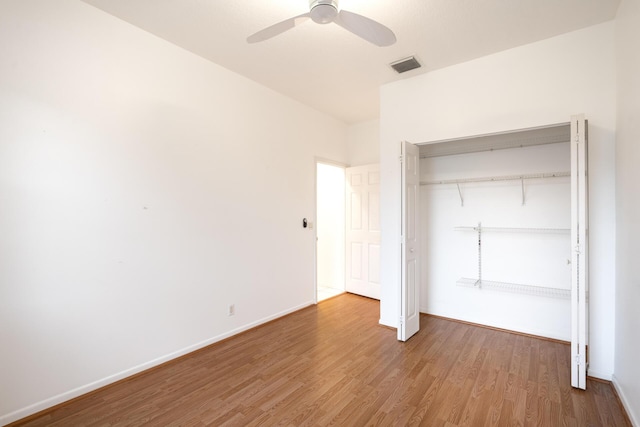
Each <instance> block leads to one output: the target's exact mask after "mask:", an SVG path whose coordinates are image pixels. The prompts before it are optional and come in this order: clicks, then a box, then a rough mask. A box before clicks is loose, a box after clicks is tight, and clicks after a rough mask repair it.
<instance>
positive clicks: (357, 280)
mask: <svg viewBox="0 0 640 427" xmlns="http://www.w3.org/2000/svg"><path fill="white" fill-rule="evenodd" d="M345 203H346V209H345V211H346V216H347V218H346V234H345V236H346V281H345V282H346V290H347V292H351V293H353V294H357V295H363V296H365V297H369V298H375V299H377V300H379V299H380V166H379V165H378V164H373V165H365V166H356V167H352V168H347V169H346V200H345Z"/></svg>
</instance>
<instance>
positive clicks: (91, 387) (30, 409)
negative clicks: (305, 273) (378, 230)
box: [0, 301, 315, 426]
mask: <svg viewBox="0 0 640 427" xmlns="http://www.w3.org/2000/svg"><path fill="white" fill-rule="evenodd" d="M314 304H315V303H314V302H313V301H310V302H307V303H304V304H301V305H298V306H296V307H293V308H291V309H288V310H285V311H281V312H279V313H276V314H274V315H272V316H268V317H265V318H263V319H260V320H257V321H255V322H252V323H249V324H247V325H244V326H241V327H239V328H236V329H233V330H231V331H228V332H225V333H223V334H220V335H217V336H215V337H212V338H209V339H207V340H204V341H201V342H199V343H196V344H193V345H190V346H188V347H185V348H183V349H181V350H178V351H174V352H172V353H169V354H167V355H164V356H161V357H158V358H156V359H153V360H150V361H148V362H145V363H142V364H140V365H137V366H134V367H132V368H129V369H126V370H124V371H121V372H118V373H116V374H114V375H110V376H108V377H105V378H102V379H100V380H97V381H94V382H92V383H89V384H86V385H83V386H80V387H77V388H74V389H73V390H69V391H67V392H64V393H61V394H59V395H57V396H53V397H50V398H48V399H45V400H42V401H40V402H37V403H34V404H32V405H29V406H26V407H24V408H22V409H18V410H17V411H14V412H11V413H9V414H5V415H2V416H0V426H4V425H7V424H10V423H13V422H15V421H18V420H22V419H23V418H26V417H29V416H32V415H34V414H37V413H39V412H42V411H46V410H50V409H52V408H53V407H55V406H58V405H60V404H64V403H65V402H68V401H70V400H72V399H75V398H78V397H80V396H82V395H85V394H87V393H91V392H94V391H96V390H98V389H101V388H103V387H107V386H109V385H112V384H114V383H116V382H118V381H122V380H126V379H127V378H129V377H132V376H134V375H137V374H140V373H142V372H144V371H146V370H149V369H152V368H155V367H157V366H159V365H162V364H164V363H167V362H170V361H172V360H174V359H177V358H179V357H182V356H185V355H187V354H189V353H193V352H194V351H197V350H200V349H203V348H205V347H207V346H210V345H212V344H215V343H217V342H220V341H222V340H225V339H227V338H230V337H232V336H234V335H238V334H240V333H242V332H245V331H248V330H249V329H253V328H255V327H258V326H260V325H263V324H265V323H269V322H271V321H273V320H276V319H279V318H281V317H284V316H286V315H288V314H291V313H294V312H296V311H299V310H302V309H303V308H306V307H309V306H311V305H314Z"/></svg>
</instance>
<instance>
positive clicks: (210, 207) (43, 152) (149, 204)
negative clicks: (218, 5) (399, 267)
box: [0, 0, 347, 424]
mask: <svg viewBox="0 0 640 427" xmlns="http://www.w3.org/2000/svg"><path fill="white" fill-rule="evenodd" d="M316 156H318V157H322V158H329V159H334V160H336V161H340V162H345V163H346V161H347V159H346V125H344V124H343V123H341V122H338V121H336V120H334V119H332V118H329V117H327V116H325V115H322V114H320V113H318V112H316V111H315V110H312V109H310V108H307V107H305V106H303V105H301V104H299V103H297V102H294V101H292V100H290V99H288V98H285V97H283V96H281V95H279V94H276V93H275V92H273V91H271V90H268V89H266V88H264V87H262V86H259V85H258V84H255V83H253V82H251V81H249V80H247V79H245V78H242V77H240V76H238V75H236V74H233V73H231V72H229V71H228V70H226V69H223V68H222V67H219V66H217V65H214V64H212V63H210V62H207V61H205V60H204V59H202V58H200V57H197V56H195V55H193V54H191V53H188V52H186V51H184V50H182V49H179V48H177V47H175V46H173V45H170V44H168V43H167V42H165V41H162V40H160V39H158V38H156V37H154V36H152V35H150V34H148V33H145V32H143V31H141V30H139V29H136V28H134V27H132V26H130V25H129V24H126V23H124V22H122V21H120V20H118V19H116V18H114V17H112V16H109V15H107V14H105V13H103V12H101V11H99V10H97V9H95V8H93V7H91V6H89V5H86V4H84V3H81V2H79V1H77V0H59V1H56V2H51V1H47V0H5V1H2V2H0V205H1V206H2V209H1V213H0V236H2V238H1V239H0V348H1V349H2V350H1V351H0V362H1V363H0V384H1V386H0V424H3V423H6V422H10V421H12V420H15V419H17V418H20V417H23V416H25V415H28V414H29V413H32V412H35V411H38V410H41V409H43V408H45V407H48V406H50V405H53V404H56V403H59V402H61V401H63V400H66V399H68V398H71V397H74V396H77V395H79V394H82V393H84V392H87V391H89V390H91V389H94V388H96V387H98V386H101V385H104V384H106V383H109V382H111V381H114V380H117V379H120V378H122V377H124V376H127V375H130V374H132V373H135V372H137V371H140V370H142V369H144V368H147V367H150V366H152V365H154V364H157V363H160V362H162V361H164V360H167V359H170V358H172V357H175V356H177V355H180V354H183V353H185V352H187V351H189V350H193V349H195V348H198V347H201V346H203V345H205V344H208V343H210V342H214V341H216V340H218V339H220V338H223V337H226V336H228V335H230V334H233V333H235V332H238V331H239V330H242V329H244V328H247V327H249V326H251V325H255V324H257V323H260V322H263V321H265V320H268V319H272V318H274V317H277V316H280V315H282V314H284V313H288V312H290V311H292V310H296V309H298V308H301V307H303V306H306V305H308V304H311V303H313V301H314V288H313V283H314V245H315V242H314V240H315V239H314V237H315V233H314V232H313V231H312V230H308V229H307V230H304V229H303V228H302V226H301V220H302V218H303V217H313V216H314V206H315V197H314V185H315V183H314V180H315V167H314V165H315V158H316ZM229 304H235V309H236V315H235V316H233V317H228V316H227V306H228V305H229Z"/></svg>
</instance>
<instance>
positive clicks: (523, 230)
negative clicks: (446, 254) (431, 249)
mask: <svg viewBox="0 0 640 427" xmlns="http://www.w3.org/2000/svg"><path fill="white" fill-rule="evenodd" d="M453 229H454V230H456V231H478V229H479V227H478V226H471V227H469V226H460V227H454V228H453ZM482 231H483V232H485V231H497V232H502V233H549V234H570V232H571V229H569V228H540V227H482Z"/></svg>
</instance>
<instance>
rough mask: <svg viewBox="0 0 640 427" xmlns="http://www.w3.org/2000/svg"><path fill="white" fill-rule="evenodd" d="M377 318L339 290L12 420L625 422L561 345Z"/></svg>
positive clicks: (373, 308)
mask: <svg viewBox="0 0 640 427" xmlns="http://www.w3.org/2000/svg"><path fill="white" fill-rule="evenodd" d="M378 317H379V303H378V302H377V301H374V300H370V299H366V298H361V297H357V296H354V295H349V294H344V295H340V296H338V297H335V298H333V299H330V300H327V301H324V302H322V303H320V304H318V305H317V306H315V307H309V308H307V309H304V310H302V311H299V312H297V313H294V314H292V315H290V316H287V317H285V318H284V319H280V320H277V321H275V322H272V323H269V324H267V325H265V326H263V327H260V328H257V329H254V330H251V331H249V332H246V333H244V334H241V335H239V336H237V337H234V338H232V339H230V340H227V341H224V342H221V343H218V344H215V345H213V346H210V347H208V348H206V349H204V350H201V351H198V352H196V353H193V354H191V355H188V356H186V357H184V358H182V359H180V360H178V361H175V362H171V363H169V364H167V365H165V366H163V367H161V368H159V369H155V370H151V371H150V372H148V373H145V374H142V375H140V376H138V377H136V378H134V379H131V380H128V381H123V382H120V383H118V384H116V385H114V386H111V387H108V388H106V389H103V390H100V391H98V392H96V393H92V394H90V395H88V396H86V397H83V398H79V399H76V400H75V401H73V402H71V404H68V405H63V406H61V407H60V408H58V409H56V410H54V411H51V412H48V413H44V414H42V415H41V416H39V417H37V418H32V419H28V420H25V421H24V422H22V423H16V425H26V426H44V425H46V426H80V425H81V426H135V425H154V426H201V425H214V426H223V425H225V426H226V425H229V426H232V425H233V426H261V425H263V426H271V425H283V426H290V425H291V426H303V425H304V426H328V425H336V426H365V425H383V426H404V425H425V426H483V425H510V426H511V425H513V426H517V425H523V426H524V425H536V426H565V425H566V426H630V425H631V424H630V423H629V421H628V420H627V418H626V415H625V414H624V412H623V410H622V408H621V406H620V404H619V402H618V400H617V398H616V396H615V394H614V392H613V390H612V388H611V386H610V385H609V384H607V383H602V382H597V381H593V380H589V381H588V389H587V391H580V390H575V389H572V388H571V387H570V385H569V382H570V372H569V352H570V350H569V346H568V345H566V344H563V343H557V342H550V341H545V340H539V339H535V338H531V337H526V336H521V335H514V334H510V333H506V332H501V331H495V330H490V329H486V328H481V327H477V326H472V325H467V324H462V323H458V322H453V321H450V320H445V319H440V318H436V317H430V316H424V315H423V317H422V318H421V330H420V332H419V333H418V334H417V335H416V336H414V337H413V338H411V340H409V341H408V342H406V343H401V342H398V341H397V340H396V332H395V331H394V330H391V329H388V328H384V327H381V326H379V325H378Z"/></svg>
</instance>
